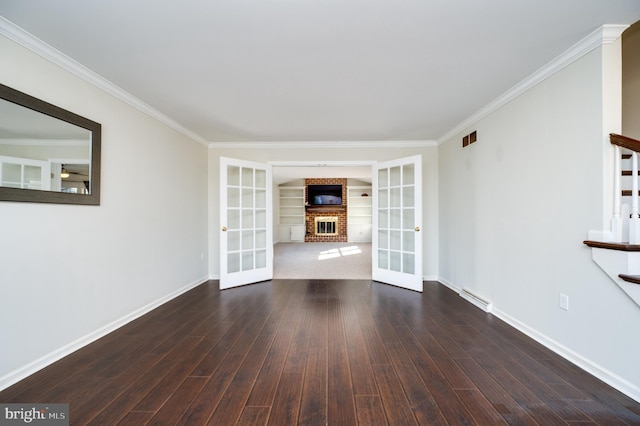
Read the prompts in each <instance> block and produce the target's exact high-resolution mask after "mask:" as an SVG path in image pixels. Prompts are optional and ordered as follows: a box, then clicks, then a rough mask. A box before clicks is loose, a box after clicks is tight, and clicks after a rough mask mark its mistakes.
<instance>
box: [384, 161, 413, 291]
mask: <svg viewBox="0 0 640 426" xmlns="http://www.w3.org/2000/svg"><path fill="white" fill-rule="evenodd" d="M421 165H422V157H421V156H419V155H418V156H414V157H408V158H402V159H398V160H393V161H388V162H385V163H379V164H378V165H377V166H376V170H374V173H373V184H374V189H373V190H374V194H375V197H374V200H373V201H374V208H373V214H374V220H373V223H374V224H375V225H376V228H377V229H375V230H374V232H373V250H372V257H373V271H372V275H373V279H374V280H376V281H381V282H385V283H388V284H393V285H396V286H399V287H404V288H408V289H411V290H416V291H422V235H421V233H420V232H421V226H420V222H421V221H422V197H421V195H422V188H421V185H420V183H421V181H422V177H421Z"/></svg>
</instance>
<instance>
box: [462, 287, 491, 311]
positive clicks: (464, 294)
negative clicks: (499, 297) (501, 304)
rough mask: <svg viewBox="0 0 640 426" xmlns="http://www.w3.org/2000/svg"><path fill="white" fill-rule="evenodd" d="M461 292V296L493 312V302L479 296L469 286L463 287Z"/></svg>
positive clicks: (484, 309)
mask: <svg viewBox="0 0 640 426" xmlns="http://www.w3.org/2000/svg"><path fill="white" fill-rule="evenodd" d="M459 294H460V297H462V298H463V299H465V300H467V301H469V302H471V303H473V304H474V305H476V306H477V307H478V308H480V309H482V310H483V311H485V312H491V309H492V308H493V303H491V302H489V301H488V300H486V299H485V298H483V297H480V296H478V295H477V294H474V293H472V292H471V290H469V289H467V288H463V289H462V290H461V291H460V293H459Z"/></svg>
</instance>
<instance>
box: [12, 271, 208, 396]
mask: <svg viewBox="0 0 640 426" xmlns="http://www.w3.org/2000/svg"><path fill="white" fill-rule="evenodd" d="M207 281H208V278H200V279H198V280H196V281H194V282H192V283H190V284H187V285H186V286H184V287H182V288H180V289H178V290H176V291H174V292H173V293H170V294H168V295H166V296H163V297H161V298H159V299H157V300H154V301H153V302H151V303H149V304H148V305H145V306H143V307H141V308H139V309H136V310H135V311H133V312H131V313H130V314H128V315H125V316H123V317H122V318H119V319H117V320H115V321H113V322H111V323H109V324H107V325H105V326H104V327H101V328H99V329H98V330H95V331H93V332H91V333H89V334H87V335H85V336H83V337H81V338H79V339H77V340H74V341H73V342H71V343H68V344H66V345H64V346H62V347H61V348H58V349H56V350H54V351H52V352H50V353H48V354H47V355H45V356H43V357H41V358H38V359H37V360H35V361H33V362H31V363H29V364H27V365H25V366H24V367H21V368H19V369H17V370H15V371H12V372H10V373H9V374H6V375H5V376H3V377H0V391H1V390H3V389H6V388H8V387H9V386H11V385H13V384H15V383H17V382H19V381H20V380H22V379H24V378H26V377H28V376H30V375H32V374H33V373H35V372H37V371H39V370H42V369H43V368H45V367H47V366H49V365H51V364H53V363H54V362H56V361H58V360H60V359H62V358H64V357H65V356H67V355H69V354H70V353H72V352H75V351H77V350H78V349H80V348H82V347H84V346H87V345H88V344H90V343H92V342H95V341H96V340H98V339H100V338H101V337H104V336H105V335H107V334H109V333H111V332H112V331H114V330H117V329H118V328H120V327H122V326H124V325H126V324H128V323H130V322H131V321H133V320H135V319H136V318H139V317H141V316H142V315H144V314H146V313H148V312H150V311H152V310H154V309H155V308H157V307H158V306H160V305H163V304H165V303H167V302H168V301H170V300H171V299H175V298H176V297H178V296H180V295H181V294H183V293H186V292H187V291H189V290H191V289H192V288H195V287H197V286H199V285H200V284H203V283H205V282H207Z"/></svg>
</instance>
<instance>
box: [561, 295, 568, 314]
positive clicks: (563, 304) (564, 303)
mask: <svg viewBox="0 0 640 426" xmlns="http://www.w3.org/2000/svg"><path fill="white" fill-rule="evenodd" d="M560 309H564V310H565V311H568V310H569V296H567V295H566V294H562V293H560Z"/></svg>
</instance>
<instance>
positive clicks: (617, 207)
mask: <svg viewBox="0 0 640 426" xmlns="http://www.w3.org/2000/svg"><path fill="white" fill-rule="evenodd" d="M613 152H614V155H615V162H614V173H615V174H614V176H615V178H614V181H613V219H612V220H611V230H612V231H613V241H615V242H617V243H620V242H622V213H621V209H622V185H621V180H622V153H621V152H620V147H619V146H617V145H614V147H613Z"/></svg>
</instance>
